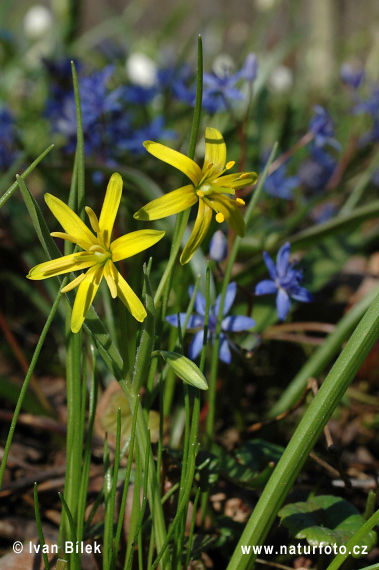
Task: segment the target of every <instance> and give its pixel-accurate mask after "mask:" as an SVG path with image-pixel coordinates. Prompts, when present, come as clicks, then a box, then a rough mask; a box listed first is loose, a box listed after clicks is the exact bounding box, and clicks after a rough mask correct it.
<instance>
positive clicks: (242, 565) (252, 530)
mask: <svg viewBox="0 0 379 570" xmlns="http://www.w3.org/2000/svg"><path fill="white" fill-rule="evenodd" d="M378 336H379V295H378V296H377V297H376V299H375V301H374V302H373V303H372V305H371V306H370V308H369V309H368V311H367V312H366V314H365V315H364V317H363V318H362V320H361V322H360V323H359V325H358V326H357V328H356V329H355V331H354V333H353V334H352V336H351V338H350V339H349V341H348V342H347V344H346V346H345V348H344V350H343V351H342V353H341V354H340V356H339V358H338V360H337V361H336V363H335V364H334V366H333V368H332V369H331V371H330V373H329V374H328V376H327V377H326V379H325V381H324V383H323V385H322V386H321V388H320V390H319V392H318V394H317V395H316V397H315V398H314V400H313V401H312V402H311V404H310V406H309V408H308V410H307V412H306V413H305V415H304V417H303V418H302V420H301V422H300V424H299V425H298V427H297V429H296V431H295V433H294V435H293V436H292V438H291V440H290V442H289V444H288V445H287V447H286V450H285V451H284V453H283V455H282V457H281V459H280V461H279V463H278V465H277V466H276V468H275V470H274V472H273V474H272V476H271V478H270V479H269V481H268V483H267V485H266V487H265V489H264V491H263V493H262V495H261V497H260V499H259V501H258V503H257V505H256V507H255V509H254V511H253V514H252V515H251V517H250V519H249V521H248V523H247V526H246V528H245V530H244V532H243V533H242V536H241V538H240V540H239V542H238V544H237V546H236V549H235V551H234V553H233V556H232V558H231V560H230V562H229V565H228V570H234V569H235V568H238V570H245V569H249V568H253V567H254V561H255V556H254V555H253V556H251V557H247V556H244V555H243V554H242V551H241V545H245V544H252V545H255V546H260V545H261V544H263V542H264V540H265V538H266V536H267V533H268V532H269V530H270V528H271V525H272V523H273V521H274V519H275V517H276V514H277V512H278V510H279V509H280V507H281V505H282V504H283V501H284V499H285V498H286V496H287V494H288V492H289V490H290V489H291V487H292V485H293V483H294V482H295V480H296V477H297V475H298V474H299V472H300V470H301V468H302V466H303V465H304V463H305V461H306V459H307V457H308V455H309V453H310V452H311V450H312V449H313V447H314V445H315V443H316V442H317V440H318V438H319V437H320V435H321V433H322V430H323V429H324V427H325V425H326V423H327V421H328V420H329V418H330V416H331V415H332V413H333V412H334V410H335V409H336V407H337V405H338V403H339V402H340V400H341V398H342V396H343V395H344V393H345V391H346V389H347V388H348V386H349V384H350V382H351V381H352V380H353V378H354V376H355V374H356V373H357V372H358V370H359V368H360V367H361V365H362V364H363V361H364V360H365V358H366V356H367V355H368V353H369V352H370V350H371V348H372V347H373V345H374V343H375V342H376V340H377V339H378ZM370 520H371V519H370ZM367 522H368V521H367ZM366 524H367V523H366Z"/></svg>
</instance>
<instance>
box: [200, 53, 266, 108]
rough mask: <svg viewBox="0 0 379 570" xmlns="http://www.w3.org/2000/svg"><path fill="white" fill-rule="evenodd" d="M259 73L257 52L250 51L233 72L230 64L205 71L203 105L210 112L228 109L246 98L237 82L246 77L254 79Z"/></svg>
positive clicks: (248, 79)
mask: <svg viewBox="0 0 379 570" xmlns="http://www.w3.org/2000/svg"><path fill="white" fill-rule="evenodd" d="M256 74H257V60H256V57H255V54H253V53H250V54H248V56H247V57H246V59H245V62H244V64H243V66H242V68H241V69H240V70H239V71H237V73H234V74H232V73H231V69H230V67H229V66H227V65H225V66H224V68H223V69H222V70H221V71H219V72H217V73H216V72H212V73H204V77H203V82H204V87H203V107H204V109H206V110H207V111H208V112H209V113H212V114H213V113H216V112H217V111H220V110H225V109H227V107H228V105H229V104H230V103H232V102H233V101H236V100H242V99H243V98H244V96H243V94H242V92H241V91H240V89H238V88H237V87H236V84H237V83H238V82H239V81H240V80H241V79H244V80H245V81H249V82H252V81H254V79H255V77H256Z"/></svg>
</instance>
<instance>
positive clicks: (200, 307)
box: [188, 285, 205, 317]
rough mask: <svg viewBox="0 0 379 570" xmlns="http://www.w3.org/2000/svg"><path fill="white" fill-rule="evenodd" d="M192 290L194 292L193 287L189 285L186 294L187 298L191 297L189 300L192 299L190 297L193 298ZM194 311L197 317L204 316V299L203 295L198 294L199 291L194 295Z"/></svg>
mask: <svg viewBox="0 0 379 570" xmlns="http://www.w3.org/2000/svg"><path fill="white" fill-rule="evenodd" d="M194 290H195V287H194V286H193V285H191V286H190V287H189V288H188V294H189V296H190V297H191V299H192V297H193V292H194ZM195 311H196V312H197V313H198V314H199V315H201V316H202V317H204V316H205V298H204V295H202V293H200V291H198V292H197V293H196V297H195Z"/></svg>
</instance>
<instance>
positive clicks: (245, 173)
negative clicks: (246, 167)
mask: <svg viewBox="0 0 379 570" xmlns="http://www.w3.org/2000/svg"><path fill="white" fill-rule="evenodd" d="M249 176H250V172H243V173H242V174H241V176H240V177H239V179H240V180H243V179H244V178H248V177H249Z"/></svg>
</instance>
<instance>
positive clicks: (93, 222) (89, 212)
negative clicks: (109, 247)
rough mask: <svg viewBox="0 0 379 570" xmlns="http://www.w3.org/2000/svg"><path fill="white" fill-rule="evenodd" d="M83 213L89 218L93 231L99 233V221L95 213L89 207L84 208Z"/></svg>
mask: <svg viewBox="0 0 379 570" xmlns="http://www.w3.org/2000/svg"><path fill="white" fill-rule="evenodd" d="M85 211H86V212H87V216H88V218H89V221H90V224H91V226H92V229H93V231H94V232H96V233H99V232H100V226H99V220H98V218H97V216H96V214H95V212H94V211H93V210H92V208H90V207H89V206H86V207H85Z"/></svg>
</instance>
